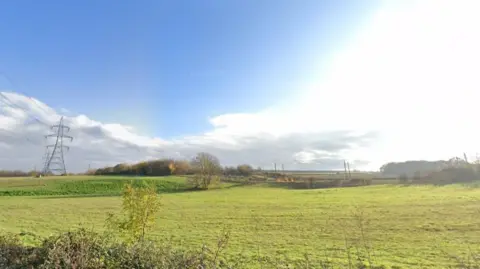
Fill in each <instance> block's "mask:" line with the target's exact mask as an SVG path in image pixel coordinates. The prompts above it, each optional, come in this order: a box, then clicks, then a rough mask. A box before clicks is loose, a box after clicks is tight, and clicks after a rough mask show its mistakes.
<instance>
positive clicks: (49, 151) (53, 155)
mask: <svg viewBox="0 0 480 269" xmlns="http://www.w3.org/2000/svg"><path fill="white" fill-rule="evenodd" d="M51 129H52V130H55V129H57V131H56V133H54V134H49V135H46V136H45V138H47V139H48V138H51V137H55V138H56V140H55V144H51V145H47V148H46V153H45V156H46V158H45V166H44V168H43V171H42V174H43V175H46V174H48V173H54V172H56V173H59V174H60V175H65V174H67V169H66V167H65V159H64V156H63V153H64V149H66V150H68V149H69V147H67V146H65V145H63V139H64V138H68V139H70V141H73V137H71V136H68V135H65V131H66V132H68V131H70V127H68V126H65V125H64V124H63V117H62V118H61V119H60V123H59V124H57V125H53V126H51Z"/></svg>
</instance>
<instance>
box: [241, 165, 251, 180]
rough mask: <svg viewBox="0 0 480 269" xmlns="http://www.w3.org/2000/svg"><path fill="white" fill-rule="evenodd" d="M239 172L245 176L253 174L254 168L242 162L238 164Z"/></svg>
mask: <svg viewBox="0 0 480 269" xmlns="http://www.w3.org/2000/svg"><path fill="white" fill-rule="evenodd" d="M237 170H238V173H239V174H240V175H242V176H244V177H248V176H251V175H252V174H253V168H252V167H251V166H250V165H248V164H242V165H239V166H237Z"/></svg>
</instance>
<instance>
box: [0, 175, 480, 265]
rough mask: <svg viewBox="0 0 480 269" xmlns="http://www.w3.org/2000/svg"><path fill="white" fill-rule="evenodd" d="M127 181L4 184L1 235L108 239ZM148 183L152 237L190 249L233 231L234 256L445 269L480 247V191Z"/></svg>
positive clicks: (1, 182)
mask: <svg viewBox="0 0 480 269" xmlns="http://www.w3.org/2000/svg"><path fill="white" fill-rule="evenodd" d="M130 180H132V178H126V177H57V178H42V179H13V178H10V179H0V195H1V197H0V230H3V231H7V232H15V233H19V232H25V231H28V232H32V233H35V234H37V235H42V236H45V235H49V234H51V233H54V232H57V231H65V230H67V229H70V228H74V227H86V228H93V229H95V230H103V229H104V221H105V218H106V213H107V212H117V211H118V210H119V209H120V204H121V199H120V197H117V196H115V195H118V194H119V193H120V191H121V188H122V186H123V184H124V183H126V182H129V181H130ZM147 180H150V181H152V182H155V183H156V184H157V186H158V187H159V190H160V192H161V194H160V195H161V201H162V204H163V206H162V209H161V212H160V213H159V215H158V218H157V223H156V227H155V228H154V230H153V231H152V232H151V235H152V237H154V238H155V239H157V240H162V239H170V240H172V241H173V242H175V243H178V244H179V245H182V246H186V247H197V246H201V244H202V243H207V244H214V243H215V242H216V238H217V237H218V235H219V233H220V232H221V230H222V229H228V230H229V231H230V233H231V238H230V244H229V247H228V250H227V251H228V253H230V254H232V255H233V254H237V253H243V254H245V255H250V256H253V255H257V254H260V255H268V256H277V255H278V256H284V255H288V256H289V257H293V258H296V257H299V258H300V257H302V256H303V254H305V253H308V254H309V255H311V256H312V257H318V258H322V257H325V256H329V257H332V258H333V259H335V260H339V261H340V260H346V259H347V256H346V254H345V251H344V249H345V244H346V243H347V244H348V245H352V246H353V247H354V248H360V249H365V244H366V245H367V246H370V245H371V249H373V250H371V251H370V255H371V256H372V259H373V260H374V261H375V263H376V264H384V265H398V266H401V267H402V268H439V267H440V268H442V267H445V266H446V265H447V259H446V256H447V255H446V253H451V254H454V255H457V256H462V255H465V254H468V253H469V252H474V251H477V250H479V249H478V247H477V246H480V244H479V243H480V189H478V188H475V187H468V186H461V185H451V186H445V187H433V186H400V185H376V186H368V187H355V188H332V189H321V190H320V189H319V190H289V189H283V188H274V187H271V186H270V187H267V185H253V186H236V185H228V186H223V187H224V188H219V189H214V190H209V191H197V192H192V191H188V188H187V186H186V185H185V180H184V179H183V178H180V177H167V178H147ZM27 195H30V196H27ZM92 196H93V197H92ZM361 227H363V228H361ZM362 233H363V236H362ZM368 248H369V249H370V247H368ZM355 252H356V250H355ZM364 254H365V255H367V254H366V253H364Z"/></svg>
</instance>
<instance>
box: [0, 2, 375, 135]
mask: <svg viewBox="0 0 480 269" xmlns="http://www.w3.org/2000/svg"><path fill="white" fill-rule="evenodd" d="M377 7H378V3H377V2H376V1H346V0H344V1H318V0H303V1H290V0H265V1H253V0H241V1H240V0H232V1H213V0H208V1H22V0H19V1H5V2H2V3H1V4H0V34H1V35H0V72H1V73H2V75H0V88H2V89H3V90H13V91H17V92H19V93H22V94H24V95H27V96H32V97H35V98H37V99H39V100H41V101H43V102H45V103H46V104H48V105H50V106H51V107H53V108H56V109H60V108H67V109H68V110H70V111H72V112H74V113H79V114H86V115H87V116H89V117H91V118H94V119H96V120H100V121H103V122H116V123H122V124H128V125H132V126H135V127H136V128H138V129H139V131H140V132H142V133H143V134H146V135H150V136H160V137H163V138H170V137H178V136H182V135H189V134H198V133H201V132H204V131H206V130H208V129H210V128H211V127H210V126H209V122H208V119H209V118H210V117H214V116H217V115H221V114H226V113H246V112H255V111H258V110H261V109H264V108H266V107H269V106H272V105H275V104H277V103H282V102H288V100H289V98H290V97H291V96H292V94H294V93H295V92H296V91H298V87H299V85H302V84H303V83H305V82H306V81H311V80H312V79H316V78H318V77H319V76H321V75H322V74H321V72H320V73H319V72H318V71H319V70H318V67H319V66H320V67H321V68H322V67H324V68H327V66H323V65H322V61H325V62H327V60H328V58H329V57H330V55H331V53H332V52H334V51H336V50H338V48H341V47H343V46H345V45H346V44H348V42H349V38H350V37H351V33H352V32H354V31H355V30H358V28H359V27H360V26H361V25H362V24H363V23H364V21H365V20H366V18H368V17H369V16H370V15H371V14H372V13H373V11H374V10H375V9H376V8H377ZM2 76H3V78H2Z"/></svg>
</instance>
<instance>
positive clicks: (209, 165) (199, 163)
mask: <svg viewBox="0 0 480 269" xmlns="http://www.w3.org/2000/svg"><path fill="white" fill-rule="evenodd" d="M192 166H193V167H194V168H195V171H196V172H197V173H196V175H195V177H194V178H195V180H194V181H195V182H194V184H195V185H196V186H195V187H200V188H202V189H208V187H209V186H210V184H211V183H212V181H213V180H214V179H215V178H216V176H217V175H218V174H219V173H220V172H221V166H220V162H219V160H218V158H217V157H215V156H213V155H212V154H210V153H206V152H200V153H198V154H197V156H195V158H193V160H192Z"/></svg>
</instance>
